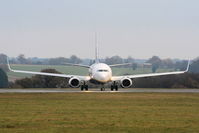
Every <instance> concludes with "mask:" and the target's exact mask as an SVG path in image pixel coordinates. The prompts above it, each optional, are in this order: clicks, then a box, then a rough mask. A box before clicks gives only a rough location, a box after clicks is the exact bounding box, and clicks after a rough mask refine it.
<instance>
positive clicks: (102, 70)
mask: <svg viewBox="0 0 199 133" xmlns="http://www.w3.org/2000/svg"><path fill="white" fill-rule="evenodd" d="M98 72H108V70H105V69H100V70H98Z"/></svg>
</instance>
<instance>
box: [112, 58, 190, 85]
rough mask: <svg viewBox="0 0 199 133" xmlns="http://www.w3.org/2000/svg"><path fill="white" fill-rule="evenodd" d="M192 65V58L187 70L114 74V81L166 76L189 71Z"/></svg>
mask: <svg viewBox="0 0 199 133" xmlns="http://www.w3.org/2000/svg"><path fill="white" fill-rule="evenodd" d="M189 66H190V60H189V62H188V65H187V69H186V70H185V71H175V72H164V73H149V74H137V75H126V76H113V77H112V81H116V80H121V79H123V78H130V79H134V78H145V77H155V76H164V75H177V74H183V73H186V72H188V70H189Z"/></svg>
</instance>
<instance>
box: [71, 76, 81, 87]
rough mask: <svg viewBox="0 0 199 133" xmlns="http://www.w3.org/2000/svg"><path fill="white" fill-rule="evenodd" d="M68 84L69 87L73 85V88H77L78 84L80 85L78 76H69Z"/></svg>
mask: <svg viewBox="0 0 199 133" xmlns="http://www.w3.org/2000/svg"><path fill="white" fill-rule="evenodd" d="M69 85H70V86H71V87H73V88H79V86H80V80H79V79H78V78H76V77H74V78H71V79H70V80H69Z"/></svg>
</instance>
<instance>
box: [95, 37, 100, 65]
mask: <svg viewBox="0 0 199 133" xmlns="http://www.w3.org/2000/svg"><path fill="white" fill-rule="evenodd" d="M95 63H99V50H98V43H97V33H95Z"/></svg>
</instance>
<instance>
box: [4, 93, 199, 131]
mask: <svg viewBox="0 0 199 133" xmlns="http://www.w3.org/2000/svg"><path fill="white" fill-rule="evenodd" d="M35 132H38V133H63V132H64V133H112V132H113V133H198V132H199V94H192V93H51V94H48V93H45V94H14V93H13V94H0V133H35Z"/></svg>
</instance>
